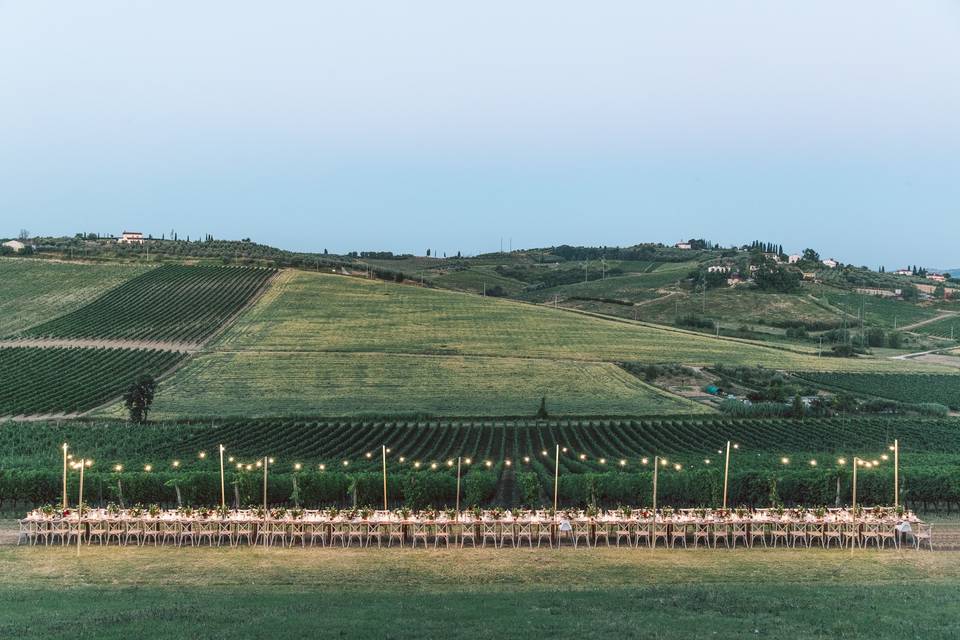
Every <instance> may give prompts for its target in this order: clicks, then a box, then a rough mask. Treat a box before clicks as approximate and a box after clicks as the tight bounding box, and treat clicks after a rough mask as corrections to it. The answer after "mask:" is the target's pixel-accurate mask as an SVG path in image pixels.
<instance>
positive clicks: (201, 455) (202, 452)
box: [197, 451, 207, 460]
mask: <svg viewBox="0 0 960 640" xmlns="http://www.w3.org/2000/svg"><path fill="white" fill-rule="evenodd" d="M197 455H199V456H200V459H201V460H203V459H204V458H206V457H207V452H206V451H201V452H200V453H199V454H197Z"/></svg>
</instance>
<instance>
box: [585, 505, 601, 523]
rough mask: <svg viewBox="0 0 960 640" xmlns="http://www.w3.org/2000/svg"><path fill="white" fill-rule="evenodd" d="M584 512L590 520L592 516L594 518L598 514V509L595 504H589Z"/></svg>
mask: <svg viewBox="0 0 960 640" xmlns="http://www.w3.org/2000/svg"><path fill="white" fill-rule="evenodd" d="M586 513H587V517H588V518H590V519H591V520H592V519H593V518H596V517H597V516H598V515H600V509H598V508H597V505H595V504H591V505H590V506H588V507H587V511H586Z"/></svg>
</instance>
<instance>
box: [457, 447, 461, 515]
mask: <svg viewBox="0 0 960 640" xmlns="http://www.w3.org/2000/svg"><path fill="white" fill-rule="evenodd" d="M457 519H458V520H459V519H460V456H457Z"/></svg>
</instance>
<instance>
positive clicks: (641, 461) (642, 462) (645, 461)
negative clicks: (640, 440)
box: [640, 458, 650, 464]
mask: <svg viewBox="0 0 960 640" xmlns="http://www.w3.org/2000/svg"><path fill="white" fill-rule="evenodd" d="M648 462H650V460H649V459H648V458H641V459H640V464H647V463H648Z"/></svg>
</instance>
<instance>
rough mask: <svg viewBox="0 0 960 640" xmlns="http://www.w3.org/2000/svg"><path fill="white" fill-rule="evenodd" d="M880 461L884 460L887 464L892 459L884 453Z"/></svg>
mask: <svg viewBox="0 0 960 640" xmlns="http://www.w3.org/2000/svg"><path fill="white" fill-rule="evenodd" d="M880 459H881V460H883V461H884V462H886V461H887V460H889V459H890V456H888V455H887V454H885V453H884V454H881V456H880Z"/></svg>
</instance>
